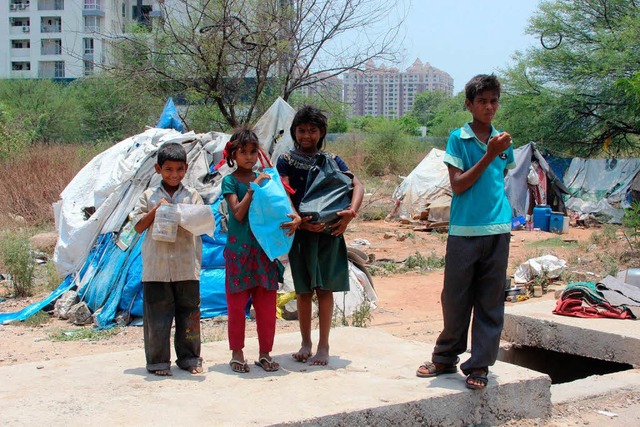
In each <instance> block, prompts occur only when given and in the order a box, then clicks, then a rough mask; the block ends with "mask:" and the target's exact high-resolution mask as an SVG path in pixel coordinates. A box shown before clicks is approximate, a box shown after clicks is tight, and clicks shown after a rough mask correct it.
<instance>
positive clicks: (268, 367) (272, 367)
mask: <svg viewBox="0 0 640 427" xmlns="http://www.w3.org/2000/svg"><path fill="white" fill-rule="evenodd" d="M255 363H256V366H260V367H261V368H262V369H264V370H265V371H266V372H274V371H277V370H278V369H280V365H279V364H278V363H277V362H276V361H275V360H273V359H268V358H266V357H261V358H260V359H258V360H256V362H255Z"/></svg>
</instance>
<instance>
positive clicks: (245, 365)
mask: <svg viewBox="0 0 640 427" xmlns="http://www.w3.org/2000/svg"><path fill="white" fill-rule="evenodd" d="M238 365H239V366H240V368H238ZM229 366H231V370H232V371H233V372H238V373H239V374H246V373H247V372H249V364H248V363H247V361H246V360H244V361H243V360H236V359H231V361H229Z"/></svg>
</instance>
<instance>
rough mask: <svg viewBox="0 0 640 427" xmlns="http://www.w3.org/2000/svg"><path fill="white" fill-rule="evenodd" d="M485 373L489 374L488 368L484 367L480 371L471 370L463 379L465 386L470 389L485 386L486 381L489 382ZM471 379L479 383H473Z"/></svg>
mask: <svg viewBox="0 0 640 427" xmlns="http://www.w3.org/2000/svg"><path fill="white" fill-rule="evenodd" d="M487 375H489V370H488V369H485V370H483V371H481V372H477V371H473V372H471V373H470V374H469V375H467V379H466V380H465V384H466V386H467V388H470V389H472V390H480V389H482V388H485V387H486V386H487V383H488V382H489V379H488V378H487ZM471 381H475V382H479V383H480V384H474V383H473V382H471Z"/></svg>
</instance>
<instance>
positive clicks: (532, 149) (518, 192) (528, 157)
mask: <svg viewBox="0 0 640 427" xmlns="http://www.w3.org/2000/svg"><path fill="white" fill-rule="evenodd" d="M513 154H514V157H515V161H516V167H515V168H514V169H511V170H509V173H508V174H507V176H506V177H505V188H506V191H507V197H508V198H509V203H510V204H511V209H512V210H513V217H514V218H515V217H518V216H525V215H526V214H527V213H529V214H530V213H531V211H532V210H533V208H532V207H531V208H530V205H531V203H532V200H531V196H530V189H529V185H528V180H527V177H528V176H529V173H530V172H531V163H532V161H533V160H535V161H536V162H537V163H538V165H539V167H540V169H541V172H542V175H543V177H544V179H546V186H545V187H546V194H545V197H544V199H545V200H543V201H542V202H543V203H541V204H546V205H549V206H551V209H552V210H553V211H555V212H562V213H566V208H565V204H564V200H563V194H569V190H568V189H567V187H566V186H565V185H564V184H563V183H562V180H561V179H559V178H558V177H557V176H556V175H555V173H554V172H553V170H552V169H551V168H550V167H549V164H548V163H547V160H546V159H545V158H544V157H543V156H542V154H541V153H540V151H538V149H537V148H536V144H535V143H534V142H529V143H528V144H526V145H523V146H521V147H518V148H516V149H515V150H513Z"/></svg>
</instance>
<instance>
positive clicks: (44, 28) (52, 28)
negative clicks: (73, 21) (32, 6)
mask: <svg viewBox="0 0 640 427" xmlns="http://www.w3.org/2000/svg"><path fill="white" fill-rule="evenodd" d="M61 30H62V25H60V24H51V25H49V24H42V25H41V26H40V32H41V33H59V32H61Z"/></svg>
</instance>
